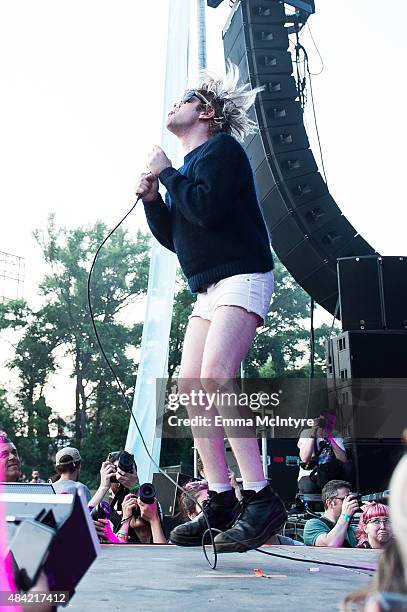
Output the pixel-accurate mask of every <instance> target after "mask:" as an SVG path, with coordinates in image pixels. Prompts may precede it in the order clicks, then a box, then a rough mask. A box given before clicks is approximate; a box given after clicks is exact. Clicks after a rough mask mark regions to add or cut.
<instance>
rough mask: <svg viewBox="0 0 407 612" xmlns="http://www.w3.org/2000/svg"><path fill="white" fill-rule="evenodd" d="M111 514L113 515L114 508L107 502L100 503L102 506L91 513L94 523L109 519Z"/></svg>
mask: <svg viewBox="0 0 407 612" xmlns="http://www.w3.org/2000/svg"><path fill="white" fill-rule="evenodd" d="M111 514H112V507H111V505H110V504H108V503H107V502H105V501H102V502H100V504H98V505H97V506H95V507H94V508H92V510H91V513H90V515H91V517H92V519H93V520H94V521H97V520H98V519H104V518H107V519H108V518H109V517H110V515H111Z"/></svg>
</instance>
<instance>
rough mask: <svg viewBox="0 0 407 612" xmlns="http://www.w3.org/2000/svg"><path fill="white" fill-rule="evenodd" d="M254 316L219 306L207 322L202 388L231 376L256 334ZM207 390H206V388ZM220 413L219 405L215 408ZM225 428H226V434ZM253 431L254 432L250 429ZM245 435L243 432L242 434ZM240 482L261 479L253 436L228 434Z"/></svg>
mask: <svg viewBox="0 0 407 612" xmlns="http://www.w3.org/2000/svg"><path fill="white" fill-rule="evenodd" d="M257 324H258V316H257V315H256V314H254V313H251V312H247V311H246V310H244V309H243V308H240V307H238V306H220V307H219V308H217V309H216V311H215V314H214V317H213V319H212V321H211V324H210V327H209V331H208V334H207V338H206V342H205V350H204V354H203V360H202V369H201V379H202V383H203V385H205V387H208V385H209V386H211V385H214V386H215V387H216V383H217V381H222V382H224V381H226V380H230V379H233V378H234V377H235V375H236V372H237V370H238V368H239V365H240V363H241V361H242V360H243V359H244V358H245V356H246V354H247V352H248V350H249V348H250V345H251V343H252V341H253V338H254V335H255V333H256V326H257ZM207 390H208V389H207ZM218 411H219V412H221V411H222V408H221V407H218ZM227 433H228V430H227V428H226V434H227ZM253 433H254V432H253ZM246 435H247V434H246ZM229 442H230V444H231V446H232V450H233V453H234V455H235V457H236V461H237V462H238V464H239V468H240V472H241V474H242V477H243V481H244V482H245V483H247V482H261V481H264V473H263V466H262V463H261V459H260V452H259V447H258V443H257V439H256V437H255V436H254V435H253V437H244V438H236V437H230V438H229Z"/></svg>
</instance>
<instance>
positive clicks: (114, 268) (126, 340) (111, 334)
mask: <svg viewBox="0 0 407 612" xmlns="http://www.w3.org/2000/svg"><path fill="white" fill-rule="evenodd" d="M106 234H107V228H106V226H105V225H104V224H103V223H100V222H98V223H96V225H95V226H94V227H91V228H77V229H73V230H70V229H64V228H57V227H56V226H55V222H54V218H53V217H50V219H49V223H48V227H47V230H46V231H45V232H41V231H37V232H35V234H34V235H35V238H36V240H37V242H38V244H39V245H40V247H41V249H42V253H43V256H44V259H45V261H46V263H47V264H48V266H49V270H50V271H49V272H48V273H47V274H46V276H45V278H44V280H43V282H42V283H41V287H40V289H41V293H42V295H43V297H44V299H45V301H46V303H47V305H48V306H49V308H50V309H51V310H52V312H50V313H49V314H50V315H51V316H50V318H51V328H52V330H50V332H51V333H52V334H53V336H54V337H55V339H56V341H57V343H58V345H59V346H60V347H61V349H62V351H63V354H64V356H65V357H69V358H70V359H71V364H72V372H71V376H72V377H73V378H74V380H75V422H74V441H75V444H76V445H77V446H78V447H81V446H82V442H83V440H84V438H85V436H86V433H87V428H88V419H89V418H92V420H93V423H92V427H93V428H94V429H95V432H96V434H97V433H100V432H101V431H102V429H105V428H106V426H107V424H109V419H110V417H111V415H112V410H113V406H117V407H119V406H120V409H121V410H122V408H121V406H122V398H121V393H120V390H119V388H118V385H117V383H116V381H115V380H114V379H113V378H112V375H111V374H110V372H109V371H108V370H107V369H106V365H105V362H104V360H103V359H102V357H101V355H100V352H99V348H98V345H97V343H96V339H95V335H94V331H93V327H92V324H91V320H90V316H89V308H88V302H87V283H88V275H89V270H90V266H91V263H92V260H93V257H94V254H95V252H96V250H97V248H98V246H99V245H100V244H101V242H102V240H103V238H104V237H105V236H106ZM148 265H149V239H148V236H146V235H143V234H142V233H141V232H139V233H138V234H137V236H136V240H132V239H131V238H130V237H129V236H128V235H127V233H126V232H125V231H124V230H123V229H121V228H119V229H117V230H116V231H115V233H114V234H113V235H112V236H111V238H110V239H109V241H108V242H107V243H106V244H105V246H104V247H103V249H102V250H101V251H100V254H99V257H98V260H97V263H96V265H95V267H94V273H93V277H92V283H91V302H92V308H93V313H94V317H95V323H96V326H97V329H98V331H99V334H100V337H101V340H102V342H103V346H104V350H105V353H106V355H107V357H108V358H109V360H110V362H111V364H112V366H113V367H114V368H115V370H116V371H117V373H118V376H119V379H120V380H121V382H122V385H123V389H124V390H125V392H126V394H127V395H128V396H130V395H131V392H132V389H133V385H134V377H135V374H136V368H135V366H134V363H133V361H132V360H131V359H130V358H129V357H128V356H127V353H126V351H127V349H128V347H130V346H134V345H136V346H137V345H138V344H139V342H140V334H141V328H140V325H127V324H126V323H125V322H123V315H122V313H123V310H124V308H125V307H126V306H128V305H130V304H132V303H134V302H135V301H136V300H137V299H138V298H140V297H141V296H143V295H144V294H145V291H146V287H147V277H148ZM106 420H107V423H106Z"/></svg>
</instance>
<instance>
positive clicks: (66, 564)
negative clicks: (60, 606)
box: [0, 489, 100, 598]
mask: <svg viewBox="0 0 407 612" xmlns="http://www.w3.org/2000/svg"><path fill="white" fill-rule="evenodd" d="M0 503H2V504H4V505H5V515H6V525H7V539H8V542H9V549H10V552H11V553H12V554H13V548H14V546H15V547H16V557H17V559H18V566H17V568H16V569H17V570H18V573H19V574H21V573H22V572H23V570H25V569H26V567H25V566H27V567H29V568H30V571H33V572H34V573H35V574H36V575H38V573H39V571H41V569H42V570H43V571H44V572H45V574H46V576H47V579H48V584H49V590H50V591H64V592H67V593H68V594H69V597H70V598H71V597H72V596H73V594H74V592H75V588H76V586H77V584H78V582H79V581H80V580H81V578H82V577H83V576H84V574H85V573H86V572H87V570H88V569H89V567H90V566H91V565H92V563H93V561H94V560H95V559H96V557H97V555H98V554H99V551H100V546H99V541H98V537H97V534H96V531H95V527H94V525H93V521H92V519H91V516H90V512H89V509H88V507H87V502H86V498H85V496H84V494H83V492H82V491H81V490H80V489H79V490H78V492H77V494H76V495H70V494H64V495H58V494H57V495H47V494H45V495H44V494H35V493H34V494H27V493H25V494H24V493H9V492H5V493H0ZM25 521H30V525H29V527H31V528H32V529H31V531H30V530H29V529H26V528H25V527H24V529H23V530H22V531H21V533H20V527H21V526H22V525H23V523H24V522H25ZM36 525H37V526H38V527H39V529H40V530H41V529H42V527H45V528H46V530H47V531H48V532H49V533H50V534H51V532H52V534H53V537H50V538H49V548H48V551H47V554H45V555H44V554H43V556H44V561H43V562H42V559H40V558H39V559H38V568H36V569H33V567H32V565H33V563H34V562H35V559H34V558H32V554H31V553H32V551H31V550H30V547H29V543H28V542H27V541H26V542H25V545H26V547H27V548H26V553H27V556H26V557H25V555H24V547H23V546H22V541H21V538H22V537H24V538H26V537H27V534H28V533H34V531H33V529H34V527H35V526H36ZM37 531H38V530H37ZM42 531H45V529H42ZM39 533H40V532H39V531H38V534H39ZM38 537H39V538H40V537H41V538H43V537H44V534H42V535H38ZM23 544H24V543H23ZM45 552H46V551H43V553H45ZM17 559H16V561H17ZM26 571H27V570H26ZM23 573H24V572H23Z"/></svg>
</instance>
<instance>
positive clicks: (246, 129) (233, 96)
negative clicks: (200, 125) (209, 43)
mask: <svg viewBox="0 0 407 612" xmlns="http://www.w3.org/2000/svg"><path fill="white" fill-rule="evenodd" d="M239 77H240V74H239V68H238V67H237V66H236V65H235V64H232V62H230V61H228V62H227V65H226V76H225V77H224V78H221V77H216V76H214V75H212V74H210V73H209V72H206V73H205V74H204V75H202V79H201V81H200V82H199V83H198V84H197V86H196V87H195V89H196V90H197V91H199V92H202V94H203V95H204V96H205V98H207V99H208V101H209V102H210V103H211V105H213V108H214V110H215V117H214V118H213V119H212V125H211V129H210V131H211V133H212V134H216V133H218V132H226V133H227V134H231V135H232V136H234V137H235V138H237V139H238V140H244V138H245V137H246V136H247V135H248V134H253V133H255V132H257V131H258V125H257V123H256V122H255V121H252V120H251V119H249V117H248V116H247V111H248V110H249V109H250V108H251V107H252V106H253V104H254V101H255V99H256V96H257V94H258V93H259V92H260V91H263V89H264V86H263V87H254V88H253V89H252V87H251V85H250V83H246V84H244V85H238V81H239Z"/></svg>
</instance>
